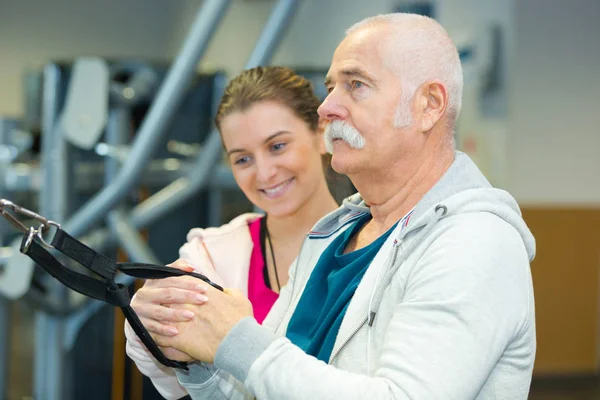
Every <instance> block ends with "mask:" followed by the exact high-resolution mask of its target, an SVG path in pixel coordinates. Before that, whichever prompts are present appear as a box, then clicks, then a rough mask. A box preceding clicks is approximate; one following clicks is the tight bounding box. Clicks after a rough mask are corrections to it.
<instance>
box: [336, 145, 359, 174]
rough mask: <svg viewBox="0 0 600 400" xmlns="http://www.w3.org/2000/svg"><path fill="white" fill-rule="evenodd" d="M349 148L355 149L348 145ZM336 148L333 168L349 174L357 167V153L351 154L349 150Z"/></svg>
mask: <svg viewBox="0 0 600 400" xmlns="http://www.w3.org/2000/svg"><path fill="white" fill-rule="evenodd" d="M347 150H354V149H352V148H351V147H350V146H347ZM347 150H346V151H345V150H340V151H336V150H334V152H333V154H332V156H331V168H332V169H333V170H334V171H335V172H337V173H338V174H342V175H348V174H349V173H352V172H353V170H354V169H355V167H356V155H351V154H350V152H349V151H347Z"/></svg>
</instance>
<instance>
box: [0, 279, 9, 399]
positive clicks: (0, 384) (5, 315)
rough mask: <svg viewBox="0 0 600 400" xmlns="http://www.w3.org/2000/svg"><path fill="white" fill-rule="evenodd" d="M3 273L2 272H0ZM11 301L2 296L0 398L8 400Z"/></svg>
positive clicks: (0, 297)
mask: <svg viewBox="0 0 600 400" xmlns="http://www.w3.org/2000/svg"><path fill="white" fill-rule="evenodd" d="M0 273H1V272H0ZM9 329H10V301H9V300H8V299H5V298H4V297H2V296H0V398H2V399H6V398H8V366H9V365H10V362H9V360H10V353H9V352H10V332H9Z"/></svg>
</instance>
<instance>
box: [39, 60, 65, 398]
mask: <svg viewBox="0 0 600 400" xmlns="http://www.w3.org/2000/svg"><path fill="white" fill-rule="evenodd" d="M60 80H61V73H60V69H59V67H58V66H57V65H55V64H49V65H47V66H46V68H45V69H44V98H43V101H44V103H43V121H42V123H43V126H42V131H43V136H42V153H41V165H42V175H43V182H44V184H43V185H42V187H41V191H40V206H39V209H40V212H41V213H42V214H43V215H47V216H49V218H55V219H57V220H59V221H61V220H64V219H65V217H66V210H67V207H68V206H69V203H70V201H69V196H70V194H71V193H69V188H68V185H69V178H68V175H69V167H70V165H69V162H68V158H69V157H68V156H69V151H68V144H67V143H66V141H65V139H64V136H63V135H62V132H61V130H60V129H59V127H60V125H59V122H58V121H59V120H58V117H57V116H58V112H59V109H60V105H59V103H58V99H59V96H60V92H61V91H60V87H59V85H60ZM48 291H49V292H50V294H51V296H52V297H53V298H54V299H56V300H57V301H63V300H66V298H67V293H68V292H67V288H66V287H64V286H63V285H61V284H60V283H59V282H57V281H54V280H52V279H50V278H49V277H48ZM35 326H36V329H35V360H34V364H35V365H34V390H33V393H34V397H35V398H44V399H48V400H59V399H61V400H62V399H68V398H69V397H68V395H67V391H66V390H65V381H64V372H65V353H64V351H63V347H62V346H61V344H62V342H63V340H62V334H63V326H62V323H61V319H59V318H57V317H55V316H51V315H48V314H46V313H44V312H43V311H38V312H37V313H36V316H35Z"/></svg>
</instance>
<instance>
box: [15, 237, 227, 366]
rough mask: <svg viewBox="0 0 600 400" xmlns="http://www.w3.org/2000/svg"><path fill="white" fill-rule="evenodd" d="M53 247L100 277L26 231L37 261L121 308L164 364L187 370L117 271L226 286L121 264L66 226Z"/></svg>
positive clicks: (27, 249)
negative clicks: (77, 267) (136, 306)
mask: <svg viewBox="0 0 600 400" xmlns="http://www.w3.org/2000/svg"><path fill="white" fill-rule="evenodd" d="M52 246H53V247H54V248H55V249H56V250H58V251H60V252H61V253H63V254H64V255H66V256H67V257H69V258H70V259H72V260H74V261H77V262H78V263H79V264H81V265H83V266H84V267H86V268H87V269H89V270H91V271H92V272H94V273H95V274H96V275H97V276H99V278H95V277H91V276H88V275H85V274H81V273H79V272H76V271H74V270H73V269H71V268H68V267H66V266H64V265H63V264H61V263H60V262H59V261H58V260H57V259H56V258H55V257H54V256H53V255H52V254H50V252H48V250H46V248H45V247H44V246H43V244H42V243H40V239H39V237H38V236H37V235H36V236H33V237H32V235H28V234H25V235H24V237H23V241H22V242H21V252H22V253H23V254H26V255H27V256H29V257H30V258H31V259H32V260H33V261H35V262H36V264H38V265H39V266H40V267H42V268H43V269H44V270H45V271H46V272H48V273H49V274H50V275H52V276H53V277H54V278H56V279H57V280H59V281H60V282H62V283H63V284H64V285H65V286H67V287H69V288H71V289H73V290H75V291H76V292H78V293H81V294H83V295H85V296H88V297H91V298H94V299H96V300H100V301H103V302H106V303H108V304H111V305H113V306H116V307H119V308H121V310H123V314H125V318H127V321H129V324H130V325H131V327H132V328H133V330H134V331H135V333H136V334H137V335H138V337H139V338H140V339H141V340H142V343H144V345H145V346H146V347H147V348H148V350H149V351H150V353H152V355H153V356H154V357H155V358H156V359H157V360H158V361H159V362H160V363H161V364H163V365H166V366H167V367H171V368H180V369H183V370H186V371H187V364H186V363H184V362H180V361H174V360H170V359H168V358H167V357H165V355H164V354H163V353H162V352H161V351H160V349H159V347H158V345H157V344H156V343H155V342H154V340H153V339H152V337H151V336H150V333H148V331H147V330H146V328H145V327H144V325H142V323H141V321H140V319H139V318H138V316H137V314H136V313H135V311H133V309H132V308H131V306H130V303H131V297H130V296H129V290H128V288H127V287H126V286H124V285H122V284H120V283H116V282H115V276H116V274H117V272H119V271H120V272H122V273H124V274H126V275H129V276H132V277H135V278H141V279H163V278H169V277H173V276H186V275H189V276H193V277H195V278H198V279H201V280H203V281H205V282H206V283H208V284H209V285H211V286H213V287H215V288H217V289H219V290H221V291H222V290H223V288H222V287H221V286H219V285H217V284H216V283H214V282H211V281H210V280H209V279H208V278H207V277H206V276H204V275H202V274H198V273H195V272H185V271H182V270H180V269H176V268H171V267H166V266H162V265H153V264H143V263H117V262H115V261H113V260H111V259H110V258H108V257H106V256H105V255H102V254H100V253H98V252H96V251H94V250H92V249H90V248H89V247H88V246H86V245H85V244H83V243H81V242H80V241H78V240H77V239H75V238H73V237H72V236H70V235H69V234H68V233H66V232H65V231H63V230H62V229H58V230H57V231H56V233H55V235H54V238H53V239H52Z"/></svg>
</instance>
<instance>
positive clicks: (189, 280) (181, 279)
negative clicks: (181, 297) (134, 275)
mask: <svg viewBox="0 0 600 400" xmlns="http://www.w3.org/2000/svg"><path fill="white" fill-rule="evenodd" d="M206 286H208V285H207V284H205V283H204V281H202V280H201V279H198V278H195V277H193V276H174V277H171V278H164V279H153V280H148V281H146V284H145V285H144V287H147V288H148V289H155V288H166V287H176V288H179V289H186V290H195V291H197V292H200V293H203V292H204V291H203V290H202V289H204V288H206Z"/></svg>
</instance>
